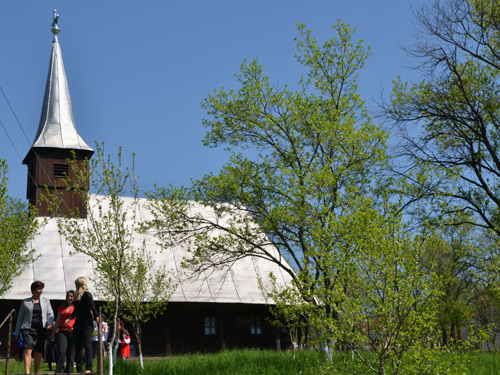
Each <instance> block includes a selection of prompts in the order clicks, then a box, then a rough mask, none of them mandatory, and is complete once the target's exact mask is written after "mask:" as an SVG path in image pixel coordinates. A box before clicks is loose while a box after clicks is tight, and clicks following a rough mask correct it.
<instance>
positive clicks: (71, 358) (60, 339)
mask: <svg viewBox="0 0 500 375" xmlns="http://www.w3.org/2000/svg"><path fill="white" fill-rule="evenodd" d="M74 300H75V292H74V291H73V290H68V291H67V292H66V300H65V301H64V303H63V304H62V305H61V306H59V308H58V309H57V311H58V312H59V314H57V319H56V323H55V325H54V329H53V330H52V334H51V335H50V339H51V340H54V336H55V339H56V347H57V353H58V357H57V362H56V374H63V373H67V374H69V373H72V372H73V363H74V362H75V346H74V345H73V325H74V324H75V319H69V317H70V316H71V314H73V311H74V310H75V306H74V305H73V302H74ZM58 329H59V330H58ZM56 332H57V335H56ZM64 363H66V367H65V366H64Z"/></svg>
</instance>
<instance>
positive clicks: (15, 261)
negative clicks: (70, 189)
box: [0, 159, 41, 296]
mask: <svg viewBox="0 0 500 375" xmlns="http://www.w3.org/2000/svg"><path fill="white" fill-rule="evenodd" d="M7 172H8V168H7V163H6V161H5V160H1V159H0V296H1V295H3V294H4V293H5V292H6V291H7V290H9V289H10V288H11V286H12V280H13V279H14V278H15V277H16V276H18V275H19V274H20V273H21V272H22V271H23V270H24V267H26V266H27V265H29V264H31V263H32V262H33V261H34V260H35V257H34V255H35V250H34V249H30V248H29V247H28V242H29V241H30V240H31V239H32V238H33V237H34V236H35V234H36V233H37V231H38V229H39V227H40V224H41V222H40V221H39V220H38V219H36V213H35V212H34V211H32V212H31V213H30V212H29V210H28V205H27V204H25V203H23V202H22V201H21V200H19V199H13V198H11V197H9V195H8V193H7V180H8V179H7Z"/></svg>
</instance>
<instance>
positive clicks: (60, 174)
mask: <svg viewBox="0 0 500 375" xmlns="http://www.w3.org/2000/svg"><path fill="white" fill-rule="evenodd" d="M68 172H69V165H68V164H54V177H55V178H65V177H68Z"/></svg>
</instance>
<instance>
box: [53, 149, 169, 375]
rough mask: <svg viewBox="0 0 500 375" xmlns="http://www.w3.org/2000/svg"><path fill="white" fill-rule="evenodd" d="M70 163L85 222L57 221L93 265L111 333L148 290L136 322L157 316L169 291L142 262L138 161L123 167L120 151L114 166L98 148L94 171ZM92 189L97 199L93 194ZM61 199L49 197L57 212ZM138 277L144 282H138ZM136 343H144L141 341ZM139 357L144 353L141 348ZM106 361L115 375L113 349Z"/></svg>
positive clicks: (71, 180) (161, 277)
mask: <svg viewBox="0 0 500 375" xmlns="http://www.w3.org/2000/svg"><path fill="white" fill-rule="evenodd" d="M69 163H70V170H72V171H73V173H72V176H73V174H74V177H71V178H70V177H68V179H66V181H63V186H69V187H71V188H72V189H76V190H77V191H78V193H79V194H80V196H81V198H82V201H83V202H84V207H85V209H86V211H87V220H81V219H79V217H80V213H79V212H72V213H71V216H72V217H70V218H68V217H60V218H59V219H58V227H59V231H60V232H61V234H62V235H63V236H64V237H65V239H66V240H67V241H68V242H69V243H70V244H71V245H72V247H73V249H74V252H76V253H80V254H85V255H87V256H88V257H89V260H91V261H92V262H93V265H94V270H95V273H96V280H94V281H95V287H96V289H97V291H98V293H99V294H100V295H102V296H103V297H104V298H106V299H107V300H109V301H112V303H111V310H112V317H113V327H118V317H119V315H120V314H121V313H122V308H123V306H124V305H125V306H127V308H128V309H129V311H131V309H133V307H134V306H135V308H137V306H138V300H137V298H138V296H140V297H145V296H147V294H148V292H146V290H148V289H149V288H152V289H153V290H152V292H155V293H156V296H155V297H154V298H153V297H151V298H146V299H145V301H144V304H143V305H142V310H140V313H135V314H132V316H133V317H141V318H147V317H148V316H150V315H151V314H154V313H155V312H156V311H158V309H159V305H161V304H163V305H164V304H166V298H167V297H168V296H169V294H170V292H169V291H170V288H171V286H170V281H169V280H168V279H167V278H166V274H165V272H164V271H163V270H162V269H159V270H158V269H155V268H149V267H148V268H147V269H144V262H149V261H150V258H149V257H146V259H143V258H141V256H143V255H145V254H147V250H146V249H145V245H144V242H142V245H137V244H136V243H137V241H136V238H137V237H138V236H142V233H141V225H140V216H139V209H140V207H139V199H138V194H139V187H138V179H137V177H136V176H135V170H134V158H132V166H131V168H128V167H124V166H123V164H122V152H121V148H120V150H119V152H118V157H117V162H116V163H115V162H114V161H113V159H112V158H111V156H110V155H108V154H106V153H105V151H104V145H103V144H96V154H95V155H94V158H93V159H92V161H91V162H90V168H87V164H85V163H84V164H83V165H78V164H77V163H76V162H74V161H73V160H69ZM89 186H90V188H91V189H92V190H93V191H94V192H95V194H91V193H89V191H88V187H89ZM59 194H60V191H59V190H58V189H54V190H51V191H48V192H47V195H48V199H49V201H50V202H52V203H53V205H54V207H55V210H56V212H57V210H58V207H59V206H60V203H59V200H60V199H61V197H60V195H59ZM126 196H128V197H126ZM87 223H88V224H87ZM148 266H152V263H151V262H149V264H148ZM138 277H142V279H141V280H140V281H138V280H137V278H138ZM129 278H131V280H129ZM150 283H151V284H150ZM136 294H137V295H136ZM138 314H140V315H138ZM139 324H140V322H139V321H135V320H134V326H135V327H137V326H138V325H139ZM138 331H139V332H140V329H138ZM136 332H137V331H136ZM116 335H117V330H116V328H115V329H114V330H113V331H112V333H111V337H110V340H111V341H110V342H111V343H114V342H115V340H116V339H117V336H116ZM138 342H139V344H140V343H141V339H140V337H138ZM139 351H140V352H142V350H141V349H140V348H139ZM108 358H109V374H110V375H112V373H113V345H110V346H109V354H108Z"/></svg>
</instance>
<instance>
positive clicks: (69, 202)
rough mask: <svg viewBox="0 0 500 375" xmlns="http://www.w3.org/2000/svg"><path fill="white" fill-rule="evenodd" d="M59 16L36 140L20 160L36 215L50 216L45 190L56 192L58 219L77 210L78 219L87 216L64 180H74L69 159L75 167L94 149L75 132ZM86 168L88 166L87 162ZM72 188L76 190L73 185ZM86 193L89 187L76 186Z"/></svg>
mask: <svg viewBox="0 0 500 375" xmlns="http://www.w3.org/2000/svg"><path fill="white" fill-rule="evenodd" d="M58 19H59V15H58V14H57V13H56V11H55V10H54V22H53V23H52V33H53V34H54V41H53V42H52V54H51V57H50V65H49V72H48V75H47V83H46V87H45V95H44V98H43V106H42V114H41V117H40V124H39V126H38V132H37V134H36V137H35V141H34V142H33V145H32V146H31V149H30V150H29V151H28V154H27V155H26V157H25V158H24V160H23V164H26V165H27V166H28V188H27V193H26V195H27V198H28V199H29V203H30V204H31V205H33V206H35V207H37V208H38V209H39V213H38V214H39V216H51V215H54V212H49V211H50V210H49V207H48V204H47V203H46V202H44V201H43V200H42V199H41V197H42V195H44V194H45V193H46V189H49V190H50V189H59V191H60V193H61V195H62V202H61V205H60V207H59V209H58V213H57V214H58V216H59V215H60V216H68V215H69V213H70V212H72V211H73V210H74V209H75V208H78V210H79V213H80V217H82V218H85V217H86V209H85V207H84V202H83V201H82V198H81V196H80V194H79V193H78V192H77V191H76V189H66V188H67V186H64V181H65V178H66V177H69V178H70V179H71V178H72V177H74V171H73V170H72V168H71V164H70V163H69V162H68V160H74V164H75V165H76V166H77V167H80V166H82V165H84V162H85V160H88V159H90V157H91V156H92V154H93V153H94V150H92V148H90V147H89V146H88V145H87V143H85V141H84V140H83V139H82V137H80V135H79V134H78V132H77V130H76V126H75V121H74V119H73V110H72V107H71V97H70V95H69V88H68V82H67V79H66V72H65V71H64V64H63V59H62V54H61V47H60V45H59V41H58V39H57V34H59V27H58V26H57V22H58ZM85 165H87V168H88V163H86V164H85ZM71 188H75V187H74V186H73V187H71ZM79 188H85V189H87V190H88V188H89V187H88V186H85V187H81V186H80V187H79Z"/></svg>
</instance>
